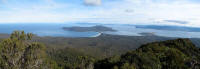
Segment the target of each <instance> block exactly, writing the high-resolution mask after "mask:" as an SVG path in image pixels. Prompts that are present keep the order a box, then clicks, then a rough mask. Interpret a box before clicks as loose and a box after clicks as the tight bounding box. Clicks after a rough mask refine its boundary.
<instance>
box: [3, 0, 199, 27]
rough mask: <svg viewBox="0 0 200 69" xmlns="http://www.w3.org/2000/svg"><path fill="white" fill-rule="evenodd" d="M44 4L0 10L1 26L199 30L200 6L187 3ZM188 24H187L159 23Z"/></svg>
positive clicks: (51, 0) (93, 0)
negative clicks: (150, 26)
mask: <svg viewBox="0 0 200 69" xmlns="http://www.w3.org/2000/svg"><path fill="white" fill-rule="evenodd" d="M44 1H45V2H46V3H44V4H39V5H38V4H36V5H35V4H33V5H28V6H27V5H26V6H24V7H21V6H20V7H19V6H17V5H15V6H11V7H10V6H9V7H8V8H12V10H1V9H0V22H1V23H3V22H91V23H93V22H96V23H130V24H156V25H157V24H160V25H181V26H198V27H200V13H199V12H200V9H199V8H200V4H198V3H192V2H189V0H103V1H101V0H85V4H87V5H99V6H96V7H88V6H83V5H77V4H72V3H71V4H69V3H62V4H61V3H57V2H56V0H44ZM162 20H179V21H187V22H189V23H187V24H178V23H168V22H158V21H162Z"/></svg>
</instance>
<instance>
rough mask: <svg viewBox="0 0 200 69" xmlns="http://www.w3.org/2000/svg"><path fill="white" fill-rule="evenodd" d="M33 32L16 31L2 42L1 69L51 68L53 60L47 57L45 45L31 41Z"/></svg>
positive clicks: (0, 44)
mask: <svg viewBox="0 0 200 69" xmlns="http://www.w3.org/2000/svg"><path fill="white" fill-rule="evenodd" d="M32 36H33V35H32V34H31V33H27V34H25V33H24V31H15V32H13V33H12V34H11V36H10V38H8V39H4V40H3V41H1V43H0V68H1V69H45V68H47V69H49V68H56V65H54V66H55V67H51V66H52V65H51V64H53V61H51V60H48V58H47V57H46V52H45V46H44V45H43V44H41V43H37V42H31V41H30V40H31V39H32Z"/></svg>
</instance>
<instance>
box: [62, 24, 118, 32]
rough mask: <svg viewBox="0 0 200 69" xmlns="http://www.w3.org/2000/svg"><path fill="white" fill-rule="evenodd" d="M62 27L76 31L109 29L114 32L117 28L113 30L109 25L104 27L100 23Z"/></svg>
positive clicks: (102, 30) (103, 30)
mask: <svg viewBox="0 0 200 69" xmlns="http://www.w3.org/2000/svg"><path fill="white" fill-rule="evenodd" d="M62 29H64V30H68V31H76V32H88V31H94V32H105V31H111V32H115V31H117V30H114V29H112V28H110V27H105V26H102V25H96V26H92V27H79V26H74V27H63V28H62Z"/></svg>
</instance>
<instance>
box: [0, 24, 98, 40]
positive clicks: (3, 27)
mask: <svg viewBox="0 0 200 69" xmlns="http://www.w3.org/2000/svg"><path fill="white" fill-rule="evenodd" d="M70 26H80V25H79V24H43V23H41V24H39V23H38V24H0V33H6V34H10V33H12V32H13V31H15V30H24V31H25V32H31V33H33V34H36V35H38V36H54V37H95V36H96V35H98V34H99V33H98V32H74V31H65V30H63V29H62V27H70Z"/></svg>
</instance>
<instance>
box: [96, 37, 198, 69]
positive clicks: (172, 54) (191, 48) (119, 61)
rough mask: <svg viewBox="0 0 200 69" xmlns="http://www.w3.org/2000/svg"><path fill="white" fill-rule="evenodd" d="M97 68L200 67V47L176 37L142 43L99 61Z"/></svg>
mask: <svg viewBox="0 0 200 69" xmlns="http://www.w3.org/2000/svg"><path fill="white" fill-rule="evenodd" d="M95 67H96V69H199V67H200V49H199V48H197V47H196V46H195V45H194V44H193V43H192V42H191V41H190V40H189V39H176V40H168V41H163V42H154V43H148V44H145V45H142V46H141V47H140V48H138V49H136V50H135V51H130V52H127V53H126V54H124V55H121V56H115V57H111V58H106V59H104V60H101V61H98V62H97V63H96V64H95Z"/></svg>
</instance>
